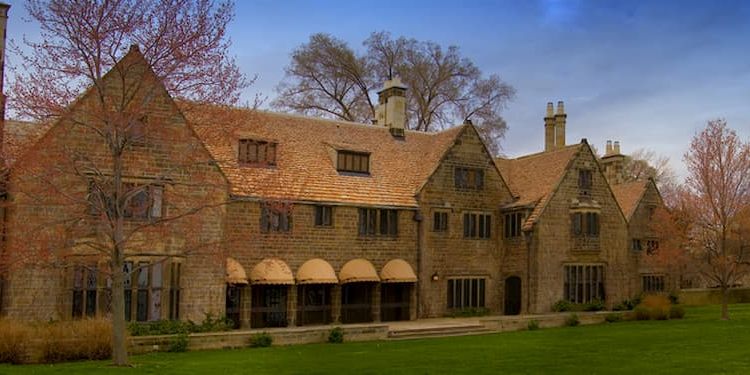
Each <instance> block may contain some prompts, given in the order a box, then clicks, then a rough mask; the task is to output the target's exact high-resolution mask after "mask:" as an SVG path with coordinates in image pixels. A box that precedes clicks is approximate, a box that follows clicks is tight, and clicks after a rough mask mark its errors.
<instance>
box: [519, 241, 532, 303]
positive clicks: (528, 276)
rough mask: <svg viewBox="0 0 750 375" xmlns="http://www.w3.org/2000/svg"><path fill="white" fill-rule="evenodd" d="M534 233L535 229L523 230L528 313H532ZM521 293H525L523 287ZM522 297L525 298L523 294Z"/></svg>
mask: <svg viewBox="0 0 750 375" xmlns="http://www.w3.org/2000/svg"><path fill="white" fill-rule="evenodd" d="M533 233H534V231H533V230H532V231H526V232H523V238H524V240H525V242H526V314H529V313H531V256H532V254H531V249H532V247H531V243H532V241H533V239H534V237H533ZM521 293H523V289H522V290H521ZM521 297H522V298H523V294H522V295H521Z"/></svg>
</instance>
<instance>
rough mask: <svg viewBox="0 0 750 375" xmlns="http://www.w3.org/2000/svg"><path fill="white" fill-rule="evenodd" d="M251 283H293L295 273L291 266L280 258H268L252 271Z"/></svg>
mask: <svg viewBox="0 0 750 375" xmlns="http://www.w3.org/2000/svg"><path fill="white" fill-rule="evenodd" d="M250 283H251V284H256V285H264V284H274V285H293V284H294V275H293V274H292V270H291V269H289V266H287V265H286V263H284V261H283V260H281V259H279V258H266V259H263V260H262V261H261V262H260V263H258V264H257V265H255V267H254V268H253V270H252V271H251V272H250Z"/></svg>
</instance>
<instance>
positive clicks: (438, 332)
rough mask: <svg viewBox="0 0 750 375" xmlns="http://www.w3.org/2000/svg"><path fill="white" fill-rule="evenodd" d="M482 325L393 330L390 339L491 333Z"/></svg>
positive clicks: (389, 333)
mask: <svg viewBox="0 0 750 375" xmlns="http://www.w3.org/2000/svg"><path fill="white" fill-rule="evenodd" d="M491 332H492V331H491V330H489V329H487V328H486V327H485V326H484V325H482V324H467V325H451V326H437V327H424V328H404V329H392V330H390V331H388V338H389V339H392V340H405V339H419V338H425V337H447V336H466V335H479V334H485V333H491Z"/></svg>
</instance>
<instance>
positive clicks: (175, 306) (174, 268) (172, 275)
mask: <svg viewBox="0 0 750 375" xmlns="http://www.w3.org/2000/svg"><path fill="white" fill-rule="evenodd" d="M169 268H170V270H169V271H170V272H169V319H171V320H178V319H180V273H181V271H182V264H180V263H171V264H170V265H169Z"/></svg>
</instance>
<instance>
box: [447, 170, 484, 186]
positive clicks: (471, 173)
mask: <svg viewBox="0 0 750 375" xmlns="http://www.w3.org/2000/svg"><path fill="white" fill-rule="evenodd" d="M484 177H485V176H484V169H483V168H474V167H463V166H456V167H454V168H453V186H454V187H455V188H456V189H458V190H484Z"/></svg>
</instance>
